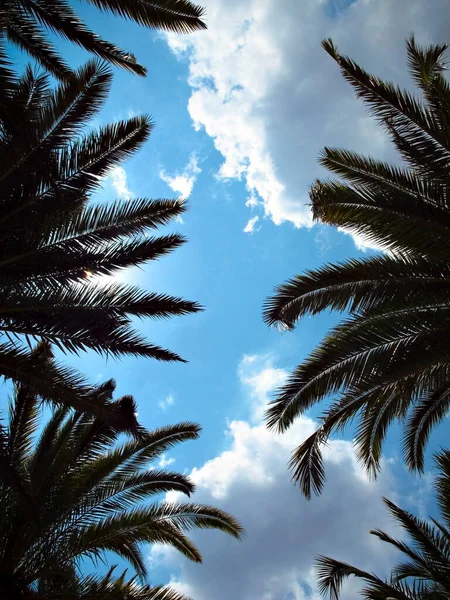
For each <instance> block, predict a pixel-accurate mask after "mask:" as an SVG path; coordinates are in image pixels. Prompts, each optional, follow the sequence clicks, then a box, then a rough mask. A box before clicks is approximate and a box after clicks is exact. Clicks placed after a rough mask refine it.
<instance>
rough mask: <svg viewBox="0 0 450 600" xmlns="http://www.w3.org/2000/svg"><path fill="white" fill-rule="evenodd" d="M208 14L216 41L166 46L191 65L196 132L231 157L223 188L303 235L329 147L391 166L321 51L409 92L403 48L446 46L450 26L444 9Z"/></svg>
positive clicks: (245, 0)
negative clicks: (408, 44)
mask: <svg viewBox="0 0 450 600" xmlns="http://www.w3.org/2000/svg"><path fill="white" fill-rule="evenodd" d="M204 4H206V9H207V15H208V31H206V32H202V33H201V34H198V35H195V36H178V35H172V34H169V35H168V36H167V39H168V41H169V44H170V47H171V48H172V49H173V51H174V52H176V53H177V54H178V55H179V56H181V57H185V58H187V60H188V63H189V83H190V85H191V87H192V94H191V97H190V100H189V104H188V109H189V113H190V115H191V118H192V120H193V123H194V126H195V128H196V129H204V130H205V131H206V133H207V134H208V135H209V136H210V137H211V138H212V139H213V141H214V145H215V147H216V149H217V150H218V151H219V152H220V153H221V155H222V157H223V163H222V166H221V167H220V171H219V177H221V178H223V179H235V180H236V179H237V180H242V181H243V182H244V183H245V185H246V187H247V189H248V191H249V194H250V200H247V204H248V205H249V206H252V209H254V208H258V207H259V210H260V211H262V213H263V215H264V216H265V217H268V218H270V219H272V221H273V222H274V223H275V224H276V225H280V224H281V223H283V222H285V221H289V222H291V223H293V224H294V225H295V226H296V227H300V226H310V225H311V214H310V210H309V208H308V206H307V203H308V201H309V199H308V194H307V190H308V188H309V186H310V185H311V184H312V183H313V181H314V179H315V178H316V177H321V176H323V175H324V172H323V170H322V169H321V168H320V167H319V166H318V164H317V156H318V154H319V151H320V150H321V149H322V148H323V147H324V146H325V145H328V146H341V147H344V148H350V149H353V150H356V151H360V152H363V153H370V154H372V155H375V156H377V157H380V158H385V159H389V160H392V159H393V157H394V154H393V151H392V149H391V146H390V145H389V144H388V143H387V140H386V138H385V136H384V134H383V131H382V129H381V128H380V127H379V126H378V125H377V123H376V122H375V121H374V120H373V119H372V118H371V117H370V116H369V115H368V114H367V113H366V112H365V109H364V107H363V106H362V104H361V102H359V101H357V100H356V99H355V98H354V96H353V93H352V90H351V88H350V86H349V85H348V84H346V83H345V82H344V81H343V79H342V77H341V75H340V73H339V70H338V68H337V66H336V64H335V63H334V62H333V60H332V59H331V58H330V57H329V56H328V55H327V54H326V53H325V52H324V51H323V50H322V48H321V47H320V41H321V40H322V39H323V38H325V37H328V36H331V37H332V38H333V39H334V40H335V41H336V43H337V44H338V45H339V47H340V48H341V50H342V51H343V52H345V53H348V54H349V55H351V56H352V57H354V58H355V59H356V60H358V61H359V62H361V63H362V64H363V65H364V66H366V68H367V69H369V70H371V71H373V72H375V73H378V74H380V75H382V76H383V77H385V78H387V79H392V80H396V81H398V82H399V83H401V84H402V85H404V84H409V83H410V82H409V80H408V78H407V76H406V56H405V49H404V39H405V37H406V36H407V35H408V34H409V33H410V32H411V31H414V32H415V33H416V36H417V38H418V40H419V41H420V42H425V43H428V42H430V41H436V42H438V41H439V42H443V41H446V40H447V39H448V31H449V26H450V12H449V11H448V3H447V2H446V0H429V2H424V1H423V0H355V1H354V2H350V0H348V1H345V2H344V1H343V2H338V3H336V0H330V1H328V2H327V1H326V0H303V1H302V2H299V0H285V1H284V2H283V4H282V7H281V8H280V3H279V2H278V1H277V0H265V1H264V2H261V1H260V0H242V1H240V2H237V1H236V0H232V1H231V2H230V0H206V2H204ZM357 243H358V244H359V247H361V245H364V247H367V246H368V244H367V243H366V242H365V243H364V244H362V241H361V240H357Z"/></svg>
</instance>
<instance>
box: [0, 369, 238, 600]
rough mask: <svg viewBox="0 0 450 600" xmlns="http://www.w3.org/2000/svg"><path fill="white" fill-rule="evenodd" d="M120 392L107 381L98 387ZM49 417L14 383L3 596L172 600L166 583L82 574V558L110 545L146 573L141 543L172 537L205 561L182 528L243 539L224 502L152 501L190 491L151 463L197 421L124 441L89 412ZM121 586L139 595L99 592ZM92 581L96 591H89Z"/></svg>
mask: <svg viewBox="0 0 450 600" xmlns="http://www.w3.org/2000/svg"><path fill="white" fill-rule="evenodd" d="M113 390H114V384H113V382H111V381H109V382H106V383H105V384H103V385H102V386H99V388H98V390H97V393H98V394H99V395H100V394H101V393H103V394H112V392H113ZM130 401H131V402H132V399H130ZM42 420H43V419H42V411H41V409H40V401H39V400H38V398H37V396H36V395H35V394H34V393H33V392H32V390H30V388H28V387H25V386H23V385H19V386H17V387H16V389H15V394H14V402H12V403H11V406H10V413H9V419H8V422H7V424H4V425H1V427H0V506H1V511H0V530H1V532H2V535H1V536H0V537H1V539H0V597H1V598H5V599H6V598H21V597H24V598H25V597H27V598H28V597H30V598H34V597H36V598H41V597H42V598H43V599H44V598H45V599H46V600H48V599H50V598H69V597H70V598H72V597H73V598H78V597H80V598H96V597H98V598H110V597H111V598H129V600H131V599H132V598H142V600H144V599H146V598H147V599H150V598H155V600H156V599H157V598H165V597H166V596H164V595H163V594H162V592H160V591H158V590H160V588H157V589H156V591H155V589H154V588H148V586H147V588H146V586H142V587H140V586H137V583H133V581H132V582H128V583H127V582H126V581H125V580H124V579H122V583H120V582H119V583H117V581H116V580H115V579H114V578H112V573H109V575H108V576H107V577H106V579H105V578H100V579H98V578H95V577H94V578H92V577H91V578H90V577H83V576H82V575H81V573H80V571H79V568H78V567H79V563H80V560H81V558H83V557H85V558H86V557H87V558H91V559H92V560H94V561H95V560H97V559H99V558H102V556H103V553H104V552H105V551H110V552H113V553H116V554H117V555H119V556H120V557H122V558H123V559H125V560H126V561H128V562H129V563H130V564H131V566H132V567H133V569H134V570H135V572H136V574H137V576H138V577H139V578H140V579H143V578H145V577H146V575H147V569H146V565H145V560H144V557H143V555H142V551H141V549H140V546H141V544H143V543H162V544H169V545H171V546H173V547H174V548H176V549H177V550H179V551H180V552H182V553H183V554H184V555H185V556H186V557H188V558H189V559H191V560H193V561H196V562H200V561H201V555H200V553H199V551H198V549H197V548H196V546H195V545H194V544H193V543H192V541H190V540H189V538H188V537H186V535H185V533H184V532H186V531H189V530H191V529H197V528H203V529H205V528H206V529H218V530H221V531H224V532H226V533H228V534H230V535H232V536H234V537H235V538H238V539H239V538H240V537H241V535H242V528H241V527H240V525H239V524H238V523H237V522H236V521H235V520H234V519H233V518H232V517H231V516H230V515H228V514H226V513H224V512H222V511H221V510H219V509H217V508H213V507H211V506H204V505H198V504H192V503H169V502H164V501H157V500H155V495H157V494H159V493H164V492H168V491H177V492H181V493H184V494H186V495H188V496H189V495H190V494H191V493H192V492H193V490H194V486H193V484H192V482H191V481H190V480H189V478H187V477H186V476H185V475H182V474H180V473H176V472H168V471H165V470H163V469H161V468H158V467H156V468H153V469H152V468H149V465H150V464H151V463H152V462H154V461H155V460H156V459H157V458H158V457H160V456H161V454H162V453H163V452H165V451H166V450H168V449H169V448H171V447H172V446H173V445H174V444H177V443H179V442H183V441H185V440H190V439H195V438H197V436H198V432H199V427H198V426H197V425H195V424H192V423H179V424H178V425H174V426H170V427H162V428H160V429H157V430H155V431H152V432H142V433H141V435H140V436H139V437H138V438H136V437H134V438H133V439H127V440H125V441H121V439H120V438H119V434H118V432H117V430H116V429H114V428H112V427H111V426H108V425H106V424H105V423H104V421H102V420H99V419H96V418H93V417H91V416H89V415H87V414H86V413H85V414H82V413H80V412H73V411H70V410H69V409H67V408H61V409H57V410H55V411H54V412H53V414H52V415H51V417H50V419H49V420H48V421H47V422H46V423H43V422H42ZM39 431H40V434H39V435H36V434H37V433H38V432H39ZM115 585H116V587H117V589H119V590H120V589H122V588H123V589H122V591H124V590H125V588H126V587H127V586H128V587H129V588H130V589H131V591H132V590H133V589H135V591H136V590H137V591H136V595H135V596H133V595H131V593H130V595H129V596H127V595H123V596H120V595H119V594H117V595H116V596H114V595H113V594H112V592H111V594H110V595H105V596H101V593H100V592H101V591H102V590H103V591H105V589H108V588H114V586H115ZM95 586H97V588H98V589H99V590H100V592H98V590H97V592H98V594H97V595H95V594H93V593H92V595H89V594H88V593H87V592H86V595H85V596H83V593H84V592H83V590H85V591H86V590H91V592H92V590H94V589H96V587H95ZM121 586H122V587H121ZM124 586H125V587H124ZM69 589H70V590H73V595H68V590H69ZM61 590H64V592H65V593H66V595H61ZM33 591H35V592H36V591H40V592H41V593H42V596H40V595H38V594H37V592H36V594H37V595H36V596H34V595H32V592H33ZM116 591H117V590H116ZM28 592H29V596H28V595H27V593H28ZM58 592H59V595H58ZM137 592H139V593H140V594H141V595H138V594H137ZM150 592H151V593H154V596H152V595H151V593H150ZM52 594H53V595H52ZM77 594H78V595H77ZM146 594H147V595H146ZM168 597H169V596H168ZM170 597H172V596H170ZM173 598H178V596H177V595H174V596H173Z"/></svg>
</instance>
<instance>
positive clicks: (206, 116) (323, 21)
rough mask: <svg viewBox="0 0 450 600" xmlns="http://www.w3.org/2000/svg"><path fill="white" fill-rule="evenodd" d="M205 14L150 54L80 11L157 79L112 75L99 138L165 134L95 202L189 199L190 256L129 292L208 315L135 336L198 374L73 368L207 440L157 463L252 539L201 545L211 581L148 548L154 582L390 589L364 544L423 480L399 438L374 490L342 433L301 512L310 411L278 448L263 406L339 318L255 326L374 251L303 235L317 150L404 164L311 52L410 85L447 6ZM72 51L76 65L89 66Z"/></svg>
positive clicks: (254, 1)
mask: <svg viewBox="0 0 450 600" xmlns="http://www.w3.org/2000/svg"><path fill="white" fill-rule="evenodd" d="M205 4H206V6H207V22H208V27H209V30H208V31H206V32H199V33H197V34H194V35H192V36H188V37H182V36H173V35H169V36H164V35H162V34H158V35H154V34H151V33H149V32H148V31H146V30H144V29H141V28H139V27H138V26H135V25H132V24H129V23H125V22H124V21H122V20H120V19H118V18H115V17H112V16H108V15H106V14H100V13H98V12H97V11H96V10H94V8H93V7H89V6H88V5H86V6H83V7H82V11H83V15H84V16H85V17H86V19H87V20H88V22H90V23H91V24H92V25H93V26H94V27H95V29H96V30H97V31H98V32H99V33H100V34H103V35H104V36H105V37H107V38H108V39H111V40H112V41H117V42H118V43H119V44H121V46H122V47H124V48H127V49H130V51H133V52H134V53H135V54H136V55H137V56H138V57H139V59H140V60H141V61H142V62H143V63H144V64H145V65H146V66H147V67H148V70H149V74H148V77H147V78H146V79H141V78H139V77H137V76H133V75H131V74H128V73H125V72H122V71H118V70H115V74H114V82H113V89H112V94H111V97H110V99H109V100H108V102H107V104H106V106H105V108H104V110H103V111H102V113H101V115H100V117H99V119H98V122H100V121H102V122H107V121H114V120H117V119H122V118H127V117H128V116H129V115H136V114H140V113H150V114H151V115H152V117H153V120H154V122H155V127H154V131H153V133H152V136H151V139H150V141H149V142H148V143H147V144H146V145H145V147H144V148H143V149H142V150H141V151H140V152H139V153H138V154H137V155H136V156H135V157H133V158H132V159H131V160H129V161H127V162H126V163H123V164H122V165H120V167H118V168H116V169H115V170H113V171H112V172H111V174H110V177H109V179H108V181H107V182H106V183H105V186H104V189H103V191H102V192H101V193H100V194H99V198H101V199H104V200H107V199H113V198H114V197H117V196H118V195H121V196H123V197H127V198H128V197H133V196H137V197H143V196H151V197H155V198H157V197H173V196H178V195H180V196H184V197H188V198H189V211H188V212H187V213H186V214H185V215H183V221H184V223H183V224H182V223H175V224H174V225H173V226H171V227H170V228H169V229H170V230H177V229H180V228H182V232H183V235H185V236H186V237H187V238H188V240H189V241H188V243H187V244H185V245H184V246H183V247H182V248H181V249H179V250H177V251H176V252H174V253H173V254H171V255H170V256H168V257H164V258H163V259H162V260H160V261H157V262H155V263H154V264H150V265H149V266H148V267H146V268H145V269H143V270H133V271H131V272H129V273H127V275H126V280H127V281H128V282H133V283H136V284H139V285H142V286H145V287H146V288H147V289H151V290H153V291H156V292H162V293H170V294H175V295H179V296H183V297H185V298H188V299H192V300H197V301H199V302H200V303H202V304H203V305H204V306H205V308H206V310H205V312H203V313H199V314H196V315H192V316H188V317H182V318H177V319H171V320H169V321H165V322H151V321H147V322H146V321H144V322H143V323H140V324H139V328H140V330H141V331H142V333H144V334H145V335H148V336H149V337H150V339H151V340H152V341H153V342H155V343H158V344H161V345H164V346H166V347H169V348H171V349H173V350H174V351H176V352H178V353H180V354H181V355H182V356H183V357H185V358H186V359H188V360H189V364H187V365H185V364H175V365H174V364H159V363H157V362H152V361H147V360H144V359H139V360H136V359H131V358H124V359H123V360H121V361H112V360H110V361H109V362H107V363H105V361H104V360H103V359H101V358H100V357H98V356H96V355H89V356H88V357H86V356H81V357H79V358H75V357H70V362H71V364H72V365H74V366H77V367H79V368H80V369H81V370H82V371H83V372H84V373H85V374H86V375H88V376H90V377H91V378H92V379H94V380H95V378H96V377H97V374H98V373H102V374H103V377H104V378H105V379H107V378H109V377H114V378H115V379H116V380H117V382H118V388H119V389H118V391H119V393H120V394H133V395H134V397H135V399H136V401H137V403H138V407H139V419H140V420H141V422H142V423H143V424H144V425H145V426H147V427H157V426H160V425H163V424H168V423H174V422H177V421H183V420H194V421H197V422H199V423H200V424H201V425H202V426H203V432H202V435H201V437H200V440H198V441H197V442H195V443H193V442H190V443H188V444H185V445H184V446H182V447H181V446H180V447H178V448H176V449H175V450H174V451H173V452H172V451H171V453H170V456H167V457H164V458H163V461H164V462H165V465H169V464H171V462H172V460H176V463H175V465H174V467H171V468H175V467H176V469H177V470H180V471H183V470H186V471H187V472H191V473H192V477H193V478H194V480H195V481H196V483H197V486H198V492H197V494H196V495H195V496H194V500H195V501H199V502H203V501H205V502H213V503H216V504H218V505H220V506H222V507H223V508H225V509H226V510H228V511H230V512H232V513H233V514H234V515H235V516H236V517H237V518H239V519H240V520H241V521H242V523H243V524H244V526H245V527H246V528H247V531H248V535H247V539H246V540H245V541H244V542H243V543H242V544H238V543H237V542H236V541H234V540H231V539H229V538H227V537H225V536H223V535H219V534H217V535H216V534H214V533H211V532H200V533H198V534H196V539H197V540H198V543H199V545H200V548H201V550H202V552H203V555H204V559H205V563H204V565H203V566H197V565H189V564H188V563H187V561H185V560H184V559H181V558H180V557H178V556H176V555H175V554H174V553H172V552H167V551H163V550H161V549H160V548H155V549H153V550H152V551H151V552H149V560H150V561H151V565H152V581H155V582H156V581H158V582H159V581H169V579H172V580H173V581H175V582H176V583H177V585H178V587H179V588H180V589H182V590H184V591H186V592H187V593H191V594H193V596H194V598H195V600H222V599H225V598H236V600H241V599H242V600H253V599H254V598H264V599H265V600H301V599H303V598H305V597H310V598H316V597H317V592H316V588H315V582H314V577H313V573H312V565H313V560H314V556H315V555H316V554H329V555H332V556H335V557H336V558H341V559H344V560H349V561H354V562H356V563H357V564H358V566H361V567H362V568H368V569H369V570H370V571H376V570H377V569H378V568H379V569H381V570H383V569H384V568H385V567H388V566H389V561H390V557H389V556H387V555H386V554H385V550H384V548H380V546H379V545H378V544H377V542H376V540H373V539H371V537H370V536H369V535H368V531H369V529H371V528H373V527H377V526H382V527H385V528H386V529H388V530H390V529H391V528H392V521H391V520H390V519H388V517H387V515H386V513H385V511H384V510H383V508H382V506H381V502H380V500H379V498H380V496H381V495H382V494H384V495H387V496H388V497H389V498H391V499H393V500H394V501H395V500H398V501H399V502H400V501H401V502H402V503H403V505H407V506H409V508H412V509H414V508H416V510H420V511H425V507H426V503H427V501H428V500H427V499H428V497H429V493H428V491H427V490H428V488H427V487H426V484H425V483H424V482H423V481H422V482H417V481H415V480H413V478H412V477H410V476H409V475H406V474H405V472H404V469H403V467H402V466H401V460H400V458H399V456H400V448H399V444H398V435H397V432H396V431H394V432H393V433H392V434H391V436H390V437H389V440H388V445H387V448H386V456H387V459H389V460H386V466H385V469H384V473H383V476H382V478H381V479H380V480H379V481H378V482H377V483H373V482H368V481H367V480H366V478H365V477H364V475H363V473H362V472H361V471H360V469H359V467H358V466H357V465H356V463H355V460H354V456H353V453H352V449H351V443H350V441H349V440H351V435H352V432H351V431H348V432H347V433H346V435H345V439H344V440H336V441H334V442H333V443H332V444H331V447H330V449H329V450H328V451H327V455H326V456H327V474H328V483H327V485H326V491H325V494H324V496H323V497H322V498H320V499H313V500H312V501H311V502H309V503H307V502H306V501H305V500H304V499H303V498H302V497H301V496H300V493H299V492H298V490H296V489H295V488H294V487H293V486H292V484H291V482H290V476H289V473H288V470H287V466H286V463H287V462H288V460H289V455H290V451H291V450H292V449H293V447H294V446H296V445H297V444H298V443H300V442H301V441H302V439H304V437H305V436H306V435H307V434H308V433H309V432H310V431H312V429H313V428H314V426H315V423H314V419H315V418H316V416H317V412H318V409H317V408H316V409H315V410H313V411H311V414H310V415H308V417H305V418H303V419H301V420H299V421H298V423H297V424H296V426H295V427H294V428H292V430H290V431H289V432H288V434H286V435H285V436H283V437H281V436H275V435H273V434H271V433H269V432H267V431H266V429H265V428H264V426H263V424H262V414H263V406H264V404H265V403H266V401H267V400H268V399H269V398H270V397H271V395H272V394H273V390H274V389H275V388H276V386H277V385H279V384H280V383H281V382H282V381H283V380H284V378H285V377H286V373H288V372H289V371H290V370H292V369H293V368H294V367H295V366H296V365H297V364H298V363H299V362H300V361H301V360H302V359H303V358H304V357H305V356H306V355H307V353H308V352H309V351H311V349H312V348H313V347H314V346H315V345H316V344H317V342H318V341H319V340H320V339H321V337H322V336H323V335H324V333H325V332H326V331H327V329H328V328H329V327H330V325H332V324H333V323H335V321H336V318H335V316H333V315H329V314H324V315H320V316H318V317H314V318H313V319H305V320H304V321H303V322H302V323H301V324H300V326H299V327H298V329H297V330H296V331H295V332H293V333H280V332H278V331H276V330H270V331H268V330H267V328H266V326H265V325H264V324H263V323H262V319H261V307H262V303H263V300H264V299H265V298H266V296H267V295H268V294H270V293H271V291H272V288H273V286H274V285H277V284H279V283H281V282H283V281H284V280H285V279H287V278H288V277H292V276H293V275H294V274H295V273H301V272H302V271H304V270H305V269H308V268H314V267H317V266H319V265H321V264H323V263H324V262H327V261H340V260H344V259H345V258H347V257H349V256H361V255H364V253H366V255H367V252H372V250H371V249H370V248H367V243H366V241H365V240H361V239H356V240H354V239H353V238H352V236H351V235H348V234H346V233H343V232H338V231H336V230H333V229H329V228H325V227H323V226H318V225H314V226H313V225H312V222H311V214H310V210H309V207H308V187H309V186H310V185H311V184H312V183H313V181H314V179H315V178H316V177H323V176H324V175H325V173H324V171H323V170H322V169H321V168H320V167H319V166H318V164H317V157H318V155H319V152H320V150H321V149H322V148H323V146H325V145H327V146H339V147H344V148H349V149H352V150H356V151H360V152H363V153H367V154H371V155H374V156H376V157H379V158H384V159H387V160H393V159H395V156H394V154H393V152H392V149H391V148H390V146H389V144H388V143H387V140H386V138H385V136H384V134H383V132H382V130H381V129H380V128H379V127H378V126H377V124H376V123H375V122H374V120H373V119H372V118H371V117H370V116H369V115H368V114H367V113H366V112H365V110H364V108H363V107H362V105H361V104H360V103H359V102H358V101H357V100H356V99H355V98H354V96H353V93H352V91H351V89H350V88H349V86H348V85H347V84H346V83H345V82H344V81H343V80H342V78H341V76H340V74H339V70H338V68H337V67H336V65H335V64H334V62H333V61H332V60H331V59H330V57H329V56H328V55H327V54H326V53H325V52H324V51H323V50H322V49H321V47H320V41H321V40H322V39H323V38H325V37H329V36H331V37H332V38H333V40H334V41H335V42H336V43H337V45H338V46H339V48H340V49H341V50H342V51H343V52H345V53H346V54H349V55H350V56H352V57H353V58H355V59H356V60H357V61H359V62H360V63H361V64H363V65H364V66H365V67H366V68H367V69H368V70H371V71H373V72H375V73H377V74H379V75H381V76H383V77H385V78H387V79H391V80H395V81H397V82H399V83H400V84H402V85H410V82H409V79H408V77H407V75H406V57H405V50H404V39H405V37H406V36H407V35H408V34H409V33H410V32H415V34H416V37H417V39H418V41H419V42H421V43H430V42H445V41H449V31H450V13H449V11H448V2H447V0H427V1H425V0H355V1H354V2H352V3H351V4H350V3H348V2H343V1H337V0H329V1H328V0H302V1H301V2H300V1H299V0H283V2H279V1H277V0H264V1H261V0H239V1H237V0H207V1H206V2H205ZM80 9H81V6H80ZM62 46H63V48H64V52H65V54H66V56H69V57H72V61H73V62H74V63H75V62H76V63H78V64H80V63H81V61H83V60H84V59H85V58H86V55H85V54H84V53H83V52H82V51H81V50H77V49H74V48H73V47H72V46H70V45H68V44H63V45H62ZM98 122H97V123H96V124H98ZM66 360H67V359H66ZM170 399H171V400H170ZM174 400H176V402H175V403H174ZM440 440H442V441H444V440H445V437H443V435H442V434H438V435H436V436H434V438H433V439H432V441H431V443H432V445H434V447H435V448H436V447H437V445H438V442H439V441H440ZM161 466H162V465H161ZM424 486H425V487H424ZM424 490H425V491H424ZM352 591H353V588H352V587H351V586H350V587H349V588H348V592H347V594H348V597H349V596H350V594H351V593H352Z"/></svg>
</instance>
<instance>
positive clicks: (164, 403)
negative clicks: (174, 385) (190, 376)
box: [158, 394, 175, 410]
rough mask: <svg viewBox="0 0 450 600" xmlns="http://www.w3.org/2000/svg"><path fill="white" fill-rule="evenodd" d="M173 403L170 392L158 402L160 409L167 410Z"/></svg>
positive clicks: (173, 399)
mask: <svg viewBox="0 0 450 600" xmlns="http://www.w3.org/2000/svg"><path fill="white" fill-rule="evenodd" d="M174 404H175V398H174V397H173V395H172V394H168V395H167V396H166V397H165V398H164V400H160V401H159V402H158V405H159V408H160V409H161V410H167V409H168V408H169V407H171V406H173V405H174Z"/></svg>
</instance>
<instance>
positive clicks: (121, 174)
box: [108, 167, 133, 200]
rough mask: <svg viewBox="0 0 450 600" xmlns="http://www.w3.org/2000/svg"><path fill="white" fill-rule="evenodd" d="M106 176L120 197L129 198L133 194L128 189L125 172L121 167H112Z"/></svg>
mask: <svg viewBox="0 0 450 600" xmlns="http://www.w3.org/2000/svg"><path fill="white" fill-rule="evenodd" d="M108 178H109V179H110V180H111V183H112V185H113V187H114V189H115V190H116V192H117V194H118V195H119V196H120V197H121V198H125V199H126V200H129V199H130V198H131V197H132V196H133V193H132V192H131V191H130V190H129V189H128V185H127V172H126V171H125V169H124V168H123V167H113V168H112V169H111V170H110V171H109V173H108Z"/></svg>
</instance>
